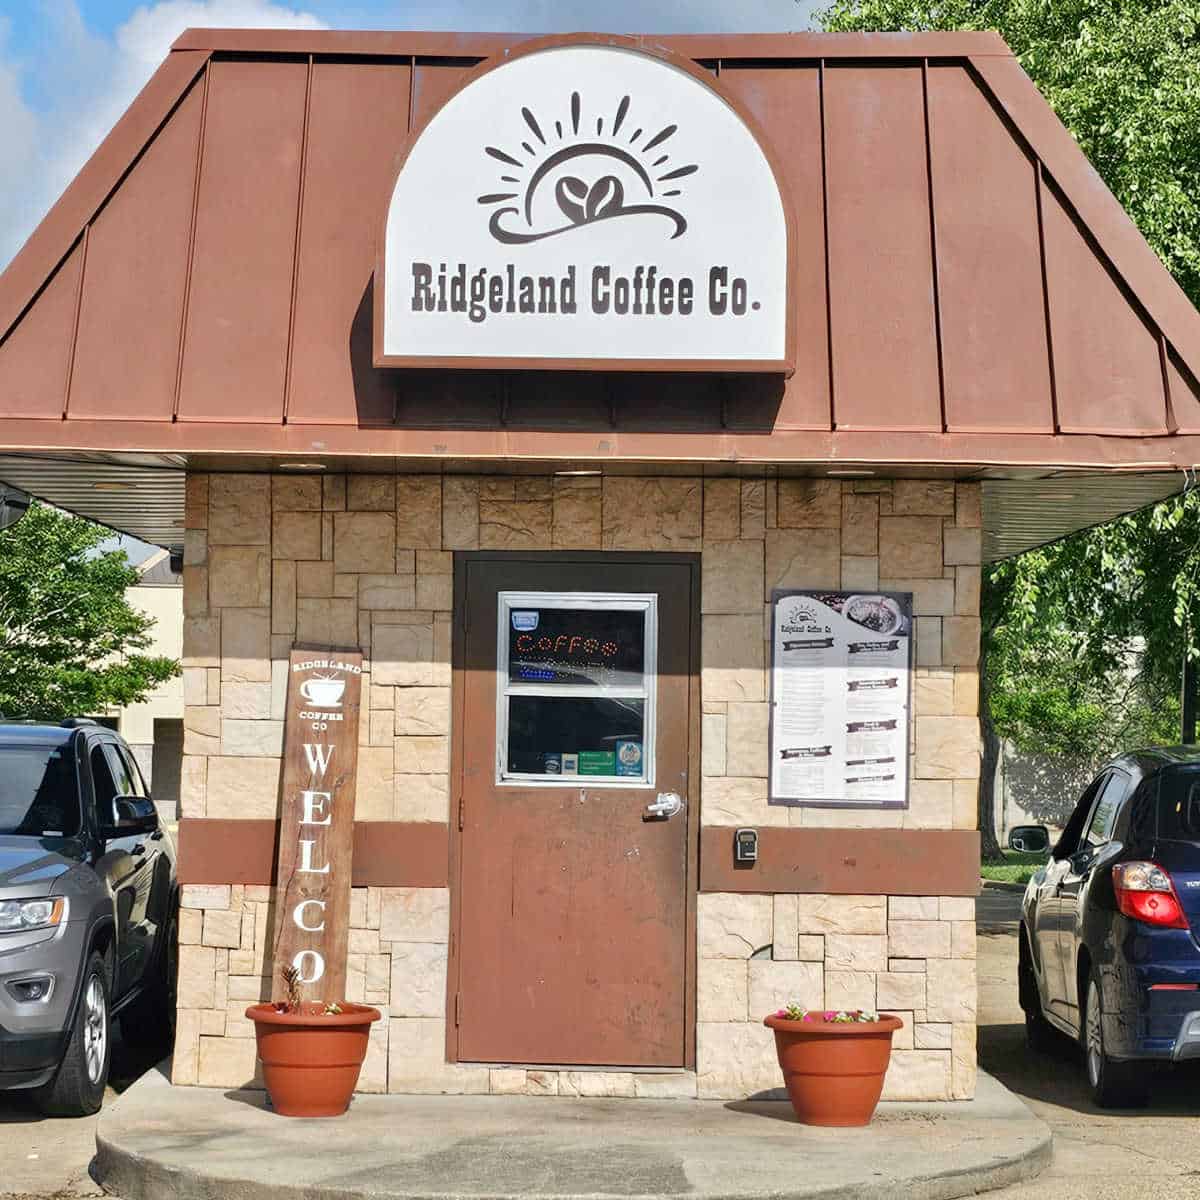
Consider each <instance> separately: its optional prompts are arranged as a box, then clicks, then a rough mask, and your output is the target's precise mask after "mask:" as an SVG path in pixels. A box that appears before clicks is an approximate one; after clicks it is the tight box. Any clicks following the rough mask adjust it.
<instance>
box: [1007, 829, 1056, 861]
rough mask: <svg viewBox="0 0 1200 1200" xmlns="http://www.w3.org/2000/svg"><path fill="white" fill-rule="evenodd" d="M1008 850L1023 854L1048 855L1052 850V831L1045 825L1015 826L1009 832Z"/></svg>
mask: <svg viewBox="0 0 1200 1200" xmlns="http://www.w3.org/2000/svg"><path fill="white" fill-rule="evenodd" d="M1008 848H1009V849H1010V850H1019V851H1020V852H1021V853H1022V854H1046V853H1048V852H1049V850H1050V830H1048V829H1047V828H1046V827H1045V825H1014V826H1013V828H1012V829H1010V830H1009V831H1008Z"/></svg>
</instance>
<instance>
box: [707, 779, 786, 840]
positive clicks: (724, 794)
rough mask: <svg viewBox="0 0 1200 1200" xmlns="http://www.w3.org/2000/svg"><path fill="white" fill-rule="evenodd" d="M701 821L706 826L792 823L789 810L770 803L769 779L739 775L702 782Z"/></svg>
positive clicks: (777, 825)
mask: <svg viewBox="0 0 1200 1200" xmlns="http://www.w3.org/2000/svg"><path fill="white" fill-rule="evenodd" d="M700 818H701V822H702V823H703V824H704V825H734V826H737V825H760V826H762V825H772V826H776V827H779V828H782V827H783V826H785V825H787V823H788V810H787V809H786V808H783V807H780V806H779V805H774V806H771V805H768V804H767V781H766V780H765V779H753V778H738V777H735V776H724V777H711V778H709V777H706V778H703V779H701V781H700Z"/></svg>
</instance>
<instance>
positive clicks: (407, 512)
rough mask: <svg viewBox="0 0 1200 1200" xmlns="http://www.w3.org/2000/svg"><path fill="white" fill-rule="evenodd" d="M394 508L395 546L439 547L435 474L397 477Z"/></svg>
mask: <svg viewBox="0 0 1200 1200" xmlns="http://www.w3.org/2000/svg"><path fill="white" fill-rule="evenodd" d="M351 507H353V506H351ZM395 510H396V546H397V547H398V548H400V549H413V550H416V549H432V550H437V549H439V548H440V547H441V545H442V480H441V478H440V477H439V476H437V475H401V476H398V477H397V478H396V481H395Z"/></svg>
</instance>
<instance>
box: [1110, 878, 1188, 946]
mask: <svg viewBox="0 0 1200 1200" xmlns="http://www.w3.org/2000/svg"><path fill="white" fill-rule="evenodd" d="M1112 875H1113V889H1114V891H1115V892H1116V895H1117V907H1118V908H1119V909H1120V910H1121V911H1122V912H1123V913H1124V914H1125V915H1126V916H1127V917H1132V918H1133V919H1134V920H1135V921H1145V922H1146V924H1147V925H1158V926H1159V927H1160V928H1166V929H1186V928H1187V927H1188V921H1187V917H1186V916H1184V913H1183V906H1182V905H1181V904H1180V903H1179V897H1178V896H1177V895H1176V894H1175V885H1174V884H1173V883H1172V882H1171V877H1170V875H1168V874H1167V873H1166V871H1164V870H1163V869H1162V867H1160V866H1159V865H1158V863H1152V862H1127V863H1117V865H1116V866H1115V867H1113V869H1112Z"/></svg>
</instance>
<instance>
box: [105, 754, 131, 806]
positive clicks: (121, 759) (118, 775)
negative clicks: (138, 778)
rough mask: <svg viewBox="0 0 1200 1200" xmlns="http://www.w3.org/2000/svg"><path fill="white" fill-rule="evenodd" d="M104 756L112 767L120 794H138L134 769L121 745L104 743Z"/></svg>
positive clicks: (118, 793)
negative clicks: (134, 779) (134, 780)
mask: <svg viewBox="0 0 1200 1200" xmlns="http://www.w3.org/2000/svg"><path fill="white" fill-rule="evenodd" d="M104 757H105V758H107V759H108V765H109V766H110V767H111V768H112V777H113V781H114V782H115V783H116V785H117V795H118V796H136V795H137V794H138V793H137V790H136V789H137V785H136V784H135V783H134V782H133V774H134V773H133V771H132V770H131V769H130V766H129V761H128V760H127V759H126V758H125V756H124V755H123V754H122V753H121V747H120V746H117V745H116V744H115V743H113V742H105V743H104Z"/></svg>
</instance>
